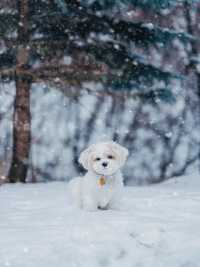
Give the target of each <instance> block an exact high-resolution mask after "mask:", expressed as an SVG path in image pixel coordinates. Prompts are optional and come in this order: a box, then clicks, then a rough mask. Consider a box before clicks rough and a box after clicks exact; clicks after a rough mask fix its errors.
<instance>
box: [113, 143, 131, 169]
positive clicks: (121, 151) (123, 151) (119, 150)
mask: <svg viewBox="0 0 200 267" xmlns="http://www.w3.org/2000/svg"><path fill="white" fill-rule="evenodd" d="M110 145H111V148H112V150H113V151H114V152H115V153H116V154H117V155H118V157H119V161H120V162H119V163H120V166H121V167H122V166H123V165H124V163H125V162H126V159H127V157H128V154H129V152H128V149H127V148H125V147H123V146H121V145H119V144H117V143H115V142H111V143H110Z"/></svg>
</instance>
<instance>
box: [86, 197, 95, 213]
mask: <svg viewBox="0 0 200 267" xmlns="http://www.w3.org/2000/svg"><path fill="white" fill-rule="evenodd" d="M83 209H84V210H86V211H97V209H98V207H97V204H96V203H95V202H93V201H92V200H88V199H87V200H84V201H83Z"/></svg>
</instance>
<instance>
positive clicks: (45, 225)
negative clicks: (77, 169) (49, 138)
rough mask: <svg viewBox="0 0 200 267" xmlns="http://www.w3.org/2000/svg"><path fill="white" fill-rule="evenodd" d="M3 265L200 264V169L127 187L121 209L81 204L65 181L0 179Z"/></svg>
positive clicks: (184, 266) (140, 266) (167, 266)
mask: <svg viewBox="0 0 200 267" xmlns="http://www.w3.org/2000/svg"><path fill="white" fill-rule="evenodd" d="M0 266H1V267H4V266H13V267H79V266H80V267H97V266H108V267H110V266H114V267H118V266H119V267H129V266H130V267H136V266H137V267H199V266H200V176H199V175H193V176H187V177H180V178H176V179H171V180H169V181H167V182H165V183H163V184H160V185H154V186H146V187H126V188H125V194H124V199H123V202H122V206H121V207H119V209H118V210H99V211H97V212H86V211H80V210H75V209H74V208H73V207H72V205H71V203H70V201H69V196H68V193H67V183H66V182H52V183H47V184H45V183H43V184H27V185H21V184H15V185H3V186H1V187H0Z"/></svg>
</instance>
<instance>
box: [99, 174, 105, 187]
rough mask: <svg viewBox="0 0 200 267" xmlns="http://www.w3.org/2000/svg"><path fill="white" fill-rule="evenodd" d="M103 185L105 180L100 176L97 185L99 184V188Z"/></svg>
mask: <svg viewBox="0 0 200 267" xmlns="http://www.w3.org/2000/svg"><path fill="white" fill-rule="evenodd" d="M105 183H106V179H105V178H104V177H103V176H101V177H100V178H99V184H100V186H103V185H105Z"/></svg>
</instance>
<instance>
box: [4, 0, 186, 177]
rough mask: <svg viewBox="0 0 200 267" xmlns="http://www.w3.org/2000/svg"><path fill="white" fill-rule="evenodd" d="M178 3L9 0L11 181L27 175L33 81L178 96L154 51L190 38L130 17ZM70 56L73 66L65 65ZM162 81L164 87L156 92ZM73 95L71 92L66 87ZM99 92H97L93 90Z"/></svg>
mask: <svg viewBox="0 0 200 267" xmlns="http://www.w3.org/2000/svg"><path fill="white" fill-rule="evenodd" d="M174 4H175V1H170V0H162V1H161V0H160V1H156V0H151V1H145V0H142V1H136V0H132V1H131V0H121V1H117V0H94V1H86V0H82V1H81V0H29V1H28V0H19V1H14V0H8V1H2V2H1V4H0V5H1V6H0V7H1V13H0V38H1V43H2V45H3V51H1V54H0V77H1V81H2V82H10V81H12V80H13V81H15V84H16V97H15V105H14V127H13V158H12V163H11V168H10V172H9V174H8V178H9V180H10V181H11V182H16V181H22V182H25V180H26V175H27V171H28V162H29V151H30V140H31V130H30V129H31V116H30V104H29V102H30V90H31V84H32V83H37V82H41V81H42V82H48V81H51V82H53V83H54V85H55V86H57V87H59V85H60V83H64V84H65V85H67V84H73V85H77V86H79V87H82V89H83V90H84V89H85V90H89V89H88V88H84V87H83V86H82V84H83V82H85V81H95V82H101V83H102V86H103V87H102V88H103V89H102V90H103V91H104V92H107V93H110V94H117V93H120V94H121V93H124V92H126V93H127V92H128V94H129V95H130V97H131V96H135V95H137V96H140V97H143V98H144V99H153V100H155V99H157V98H163V99H164V100H170V99H172V94H171V92H170V90H169V89H168V85H169V83H170V80H171V78H177V76H176V75H174V74H172V73H170V72H169V71H165V70H162V69H161V68H159V67H157V66H156V65H155V64H153V62H149V61H148V56H147V57H145V56H144V55H145V54H147V55H148V53H144V54H141V53H139V52H138V51H140V49H142V50H141V51H145V50H146V51H148V47H150V46H155V47H157V48H158V47H159V46H163V45H166V43H167V42H168V41H172V40H173V39H175V38H179V39H180V40H181V41H182V42H186V41H187V40H188V39H189V38H190V36H189V35H187V34H186V33H178V32H176V31H172V30H169V29H163V28H160V27H157V26H155V25H151V24H145V23H143V22H142V21H141V22H133V21H132V20H131V19H127V18H126V17H125V16H124V13H123V10H126V8H127V7H131V8H132V9H134V8H136V7H137V8H141V9H147V8H151V9H154V10H156V12H157V11H158V9H160V8H168V7H169V6H172V7H173V5H174ZM65 56H68V57H69V56H70V58H71V61H70V64H69V63H67V64H65V63H63V62H65V61H64V60H63V59H64V58H65ZM158 81H162V84H163V85H162V87H161V88H158V86H157V84H158ZM66 90H67V89H66ZM90 93H93V91H90Z"/></svg>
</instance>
